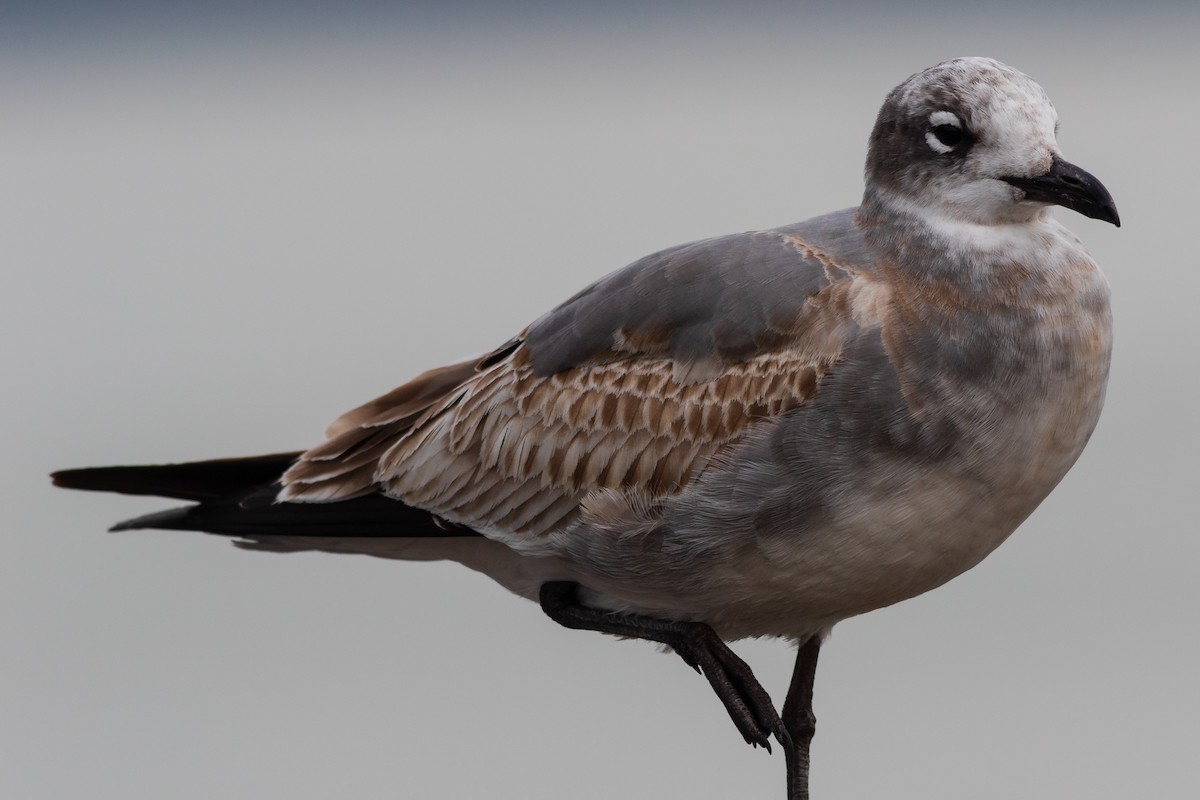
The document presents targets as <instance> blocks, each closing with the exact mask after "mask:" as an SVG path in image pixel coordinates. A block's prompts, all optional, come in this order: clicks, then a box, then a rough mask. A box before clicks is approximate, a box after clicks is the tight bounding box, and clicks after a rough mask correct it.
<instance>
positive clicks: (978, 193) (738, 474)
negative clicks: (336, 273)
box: [54, 58, 1120, 800]
mask: <svg viewBox="0 0 1200 800" xmlns="http://www.w3.org/2000/svg"><path fill="white" fill-rule="evenodd" d="M1056 128H1057V115H1056V113H1055V110H1054V107H1053V106H1052V105H1051V104H1050V101H1049V99H1048V98H1047V97H1046V94H1045V92H1044V91H1043V90H1042V88H1041V87H1040V86H1038V84H1036V83H1035V82H1034V81H1033V80H1031V79H1030V78H1029V77H1027V76H1026V75H1024V74H1022V73H1021V72H1018V71H1017V70H1015V69H1012V68H1011V67H1008V66H1005V65H1003V64H1000V63H998V62H996V61H993V60H991V59H985V58H959V59H955V60H952V61H947V62H945V63H942V64H938V65H937V66H934V67H931V68H930V69H927V70H925V71H923V72H920V73H917V74H915V75H913V76H911V77H910V78H908V79H907V80H906V81H904V82H903V83H902V84H900V86H898V87H897V88H896V89H895V90H893V91H892V92H891V93H890V94H889V95H888V96H887V99H886V100H885V101H884V104H883V107H882V109H881V110H880V112H879V117H878V119H877V121H876V123H875V127H874V130H873V131H872V133H871V137H870V146H869V150H868V155H867V164H866V190H865V193H864V196H863V201H862V204H861V205H860V206H859V207H857V208H851V209H846V210H843V211H836V212H834V213H831V214H828V215H825V216H821V217H817V218H815V219H811V220H808V221H806V222H801V223H797V224H794V225H787V226H784V227H781V228H774V229H771V230H761V231H753V232H749V233H741V234H735V235H732V236H722V237H718V238H714V239H707V240H704V241H700V242H695V243H692V244H686V245H682V246H679V247H673V248H670V249H667V250H663V251H661V252H659V253H655V254H654V255H651V256H647V257H646V258H643V259H641V260H640V261H637V262H635V263H633V264H631V265H629V266H627V267H625V268H624V269H621V270H618V271H617V272H614V273H612V274H611V275H609V276H608V277H605V278H603V279H601V280H600V281H598V282H596V283H594V284H592V285H591V286H589V287H588V288H586V289H584V290H583V291H582V292H580V293H579V294H577V295H575V296H574V297H572V298H571V299H569V300H567V301H566V302H565V303H563V304H562V305H560V306H558V307H557V308H555V309H553V310H551V311H550V312H548V313H547V314H545V315H543V316H542V317H541V318H539V319H538V320H537V321H535V322H534V323H533V324H531V325H530V326H529V327H527V328H526V329H525V330H524V331H522V332H521V333H520V334H519V335H517V336H516V337H515V338H513V339H512V340H510V341H509V342H507V343H505V344H504V345H502V346H501V347H499V348H497V349H496V350H494V351H492V352H491V353H489V354H488V355H486V356H484V357H482V358H472V359H469V360H465V361H461V362H459V363H456V364H451V365H449V366H445V367H441V368H439V369H434V370H431V371H429V372H426V373H424V374H422V375H420V376H418V377H417V378H415V379H414V380H412V381H409V382H408V383H406V384H404V385H403V386H401V387H400V388H398V389H395V390H394V391H392V392H390V393H388V394H386V395H384V396H383V397H380V398H379V399H377V400H374V401H372V402H370V403H367V404H366V405H363V406H361V407H359V408H356V409H354V410H353V411H350V412H348V413H347V414H345V415H343V416H342V417H341V418H339V419H338V420H337V421H336V422H334V423H333V425H332V426H331V427H330V429H329V430H328V433H327V436H328V438H327V439H326V440H325V441H324V442H323V443H321V444H319V445H317V446H316V447H314V448H312V449H310V450H308V451H306V452H302V453H286V454H280V455H272V456H260V457H257V458H248V459H225V460H219V461H207V462H198V463H189V464H175V465H161V466H146V467H103V468H92V469H82V470H68V471H64V472H59V473H56V474H55V475H54V480H55V482H56V483H57V484H58V485H60V486H67V487H72V488H79V489H95V490H105V491H117V492H125V493H129V494H152V495H160V496H165V497H174V498H181V499H184V500H189V501H193V502H194V504H193V505H189V506H186V507H184V508H181V509H174V510H170V511H165V512H160V513H157V514H151V515H149V516H145V517H140V518H138V519H134V520H130V521H128V522H124V523H121V524H120V525H117V526H116V528H115V529H116V530H126V529H132V528H161V529H184V530H199V531H208V532H212V533H220V534H226V535H232V536H237V537H240V539H241V542H240V543H241V545H242V546H244V547H250V548H255V549H265V550H276V551H290V550H326V551H333V552H354V553H368V554H372V555H377V556H384V557H391V558H400V559H448V560H453V561H458V562H460V563H462V564H465V565H466V566H468V567H471V568H473V569H476V570H479V571H481V572H484V573H486V574H488V575H489V576H491V577H492V578H494V579H495V580H496V581H498V582H499V583H501V584H502V585H503V586H505V587H507V588H508V589H510V590H512V591H513V592H516V593H517V594H520V595H522V596H524V597H527V598H529V599H531V600H536V601H538V602H539V603H540V604H541V606H542V608H543V609H544V610H545V612H546V613H547V614H548V615H549V616H550V617H551V618H553V619H554V620H555V621H557V622H559V623H561V624H562V625H565V626H567V627H571V628H584V629H589V630H595V631H602V632H605V633H610V634H615V635H618V636H624V637H634V638H641V639H648V640H652V641H655V642H659V643H661V644H664V645H667V646H668V647H670V648H671V649H672V650H674V651H675V652H676V653H678V654H679V655H680V656H682V657H683V659H684V660H685V661H686V662H687V663H688V664H690V665H691V666H692V667H694V668H695V669H697V670H698V671H700V672H702V673H703V674H704V676H705V677H706V678H707V679H708V680H709V682H710V683H711V684H712V687H713V689H714V690H715V691H716V693H717V695H718V697H719V698H720V699H721V701H722V702H723V703H724V705H725V708H726V710H727V711H728V712H729V715H730V717H731V718H732V719H733V721H734V723H735V724H736V726H737V728H738V730H739V732H740V733H741V734H742V736H743V737H744V738H745V739H746V741H747V742H750V743H752V744H755V745H763V746H769V738H770V737H771V736H774V737H775V738H776V739H777V740H778V741H779V743H780V744H781V745H782V747H783V749H784V752H785V756H786V759H787V774H788V796H789V798H792V800H797V799H798V798H806V797H807V796H808V790H807V774H808V753H809V742H810V740H811V738H812V735H813V732H814V726H815V718H814V717H813V714H812V706H811V701H812V686H813V676H814V673H815V670H816V662H817V653H818V649H819V647H820V643H821V640H822V638H823V637H824V636H825V635H826V634H827V633H828V631H829V630H830V628H831V627H832V626H833V625H834V624H835V623H837V622H839V621H841V620H843V619H846V618H847V617H852V616H855V615H857V614H862V613H864V612H866V611H871V610H873V609H877V608H881V607H883V606H887V605H890V604H892V603H895V602H898V601H900V600H904V599H906V598H910V597H913V596H915V595H918V594H921V593H922V592H925V591H928V590H930V589H933V588H935V587H937V586H939V585H941V584H943V583H945V582H946V581H948V580H950V579H951V578H953V577H955V576H956V575H959V574H960V573H962V572H964V571H965V570H968V569H970V568H971V567H973V566H974V565H976V564H978V563H979V562H980V560H982V559H983V558H984V556H986V555H987V554H988V553H990V552H991V551H992V550H993V549H994V548H995V547H996V546H997V545H999V544H1000V543H1001V542H1002V541H1004V539H1005V538H1006V537H1007V536H1008V535H1009V534H1010V533H1012V531H1013V530H1014V529H1015V528H1016V527H1017V526H1018V525H1019V524H1020V523H1021V522H1022V521H1023V520H1024V519H1025V518H1026V517H1027V516H1029V514H1030V512H1032V511H1033V510H1034V508H1036V507H1037V505H1038V504H1039V503H1040V502H1041V501H1042V500H1043V499H1044V498H1045V497H1046V495H1047V494H1048V493H1049V492H1050V491H1051V489H1053V488H1054V486H1055V485H1056V484H1057V483H1058V482H1059V480H1060V479H1062V477H1063V475H1064V474H1065V473H1066V472H1067V470H1068V469H1069V468H1070V467H1071V465H1072V464H1073V463H1074V462H1075V460H1076V459H1077V458H1078V457H1079V454H1080V452H1081V451H1082V450H1083V447H1084V444H1085V443H1086V442H1087V440H1088V437H1089V436H1090V434H1091V432H1092V429H1093V428H1094V427H1095V425H1096V421H1097V418H1098V417H1099V414H1100V408H1101V405H1102V403H1103V399H1104V390H1105V383H1106V381H1107V376H1108V366H1109V353H1110V348H1111V339H1110V313H1109V290H1108V285H1107V283H1106V282H1105V279H1104V277H1103V276H1102V275H1101V273H1100V271H1099V269H1098V268H1097V266H1096V264H1095V263H1094V262H1093V261H1092V259H1091V258H1090V257H1089V255H1088V254H1087V252H1086V251H1085V250H1084V248H1083V246H1082V245H1081V244H1080V242H1079V240H1078V239H1076V238H1075V236H1073V235H1072V234H1071V233H1070V232H1068V231H1067V229H1066V228H1064V227H1063V226H1062V225H1060V224H1059V223H1058V222H1056V221H1055V220H1054V219H1053V218H1052V217H1051V215H1050V206H1051V205H1055V204H1057V205H1062V206H1065V207H1067V208H1070V209H1073V210H1075V211H1078V212H1080V213H1082V214H1084V215H1086V216H1088V217H1093V218H1096V219H1099V220H1104V221H1107V222H1111V223H1113V224H1114V225H1119V224H1120V222H1119V219H1118V217H1117V211H1116V207H1115V205H1114V203H1113V200H1112V198H1111V196H1110V195H1109V193H1108V191H1107V190H1106V189H1105V188H1104V187H1103V185H1102V184H1101V183H1100V181H1098V180H1097V179H1096V178H1095V177H1093V176H1092V175H1090V174H1088V173H1087V172H1084V171H1083V170H1082V169H1080V168H1078V167H1076V166H1074V165H1072V164H1070V163H1068V162H1067V161H1065V160H1064V159H1063V158H1062V156H1061V155H1060V153H1059V149H1058V145H1057V144H1056V141H1055V131H1056ZM750 636H777V637H786V638H789V639H792V640H794V641H795V642H796V643H797V646H798V655H797V659H796V667H795V671H794V674H793V678H792V683H791V686H790V689H789V691H788V696H787V700H786V702H785V703H784V706H783V709H782V712H781V713H777V712H776V710H775V708H774V706H773V704H772V702H771V699H770V697H769V696H768V695H767V693H766V692H765V691H764V690H763V688H762V687H761V686H760V685H759V683H758V681H757V680H756V679H755V677H754V675H753V673H752V672H751V671H750V669H749V667H748V666H747V665H746V664H745V663H744V662H743V661H742V660H741V659H739V658H738V657H737V656H736V655H734V654H733V652H732V651H731V650H729V648H728V647H727V646H726V645H725V641H730V640H736V639H741V638H744V637H750Z"/></svg>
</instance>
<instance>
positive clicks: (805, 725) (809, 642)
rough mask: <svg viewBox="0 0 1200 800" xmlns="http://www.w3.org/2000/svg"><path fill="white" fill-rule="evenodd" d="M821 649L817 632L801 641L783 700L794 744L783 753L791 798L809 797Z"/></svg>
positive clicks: (805, 799)
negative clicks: (815, 698)
mask: <svg viewBox="0 0 1200 800" xmlns="http://www.w3.org/2000/svg"><path fill="white" fill-rule="evenodd" d="M820 650H821V637H820V636H819V635H817V634H814V635H812V636H810V637H808V639H806V640H805V641H804V642H801V644H800V647H799V649H798V650H797V651H796V666H795V668H794V669H793V670H792V683H791V686H789V687H788V693H787V699H786V700H785V701H784V703H783V726H784V728H785V729H786V731H787V734H788V737H789V739H790V740H791V746H790V747H786V748H785V749H784V753H783V755H784V758H785V759H786V760H787V787H788V800H808V767H809V753H808V749H809V745H810V744H811V743H812V738H813V734H814V733H816V731H817V718H816V716H815V715H814V714H813V710H812V700H813V680H814V679H815V678H816V675H817V655H818V654H819V653H820Z"/></svg>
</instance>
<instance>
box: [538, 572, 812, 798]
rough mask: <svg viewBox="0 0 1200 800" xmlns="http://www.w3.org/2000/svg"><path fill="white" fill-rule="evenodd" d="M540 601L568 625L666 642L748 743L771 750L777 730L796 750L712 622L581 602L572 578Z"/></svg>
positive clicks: (552, 585) (547, 587) (551, 587)
mask: <svg viewBox="0 0 1200 800" xmlns="http://www.w3.org/2000/svg"><path fill="white" fill-rule="evenodd" d="M539 600H540V601H541V604H542V610H543V611H545V612H546V614H547V616H549V617H550V618H551V619H552V620H554V621H555V622H557V623H558V624H559V625H563V626H565V627H567V628H576V629H579V630H589V631H600V632H601V633H611V634H614V635H616V636H626V637H629V638H631V639H647V640H649V641H652V642H658V643H660V644H665V645H667V646H668V647H670V648H671V649H672V650H674V651H675V652H676V653H678V654H679V656H680V658H682V659H683V660H684V661H685V662H687V664H688V666H690V667H691V668H692V669H694V670H696V671H697V672H699V673H701V674H702V675H704V677H705V678H707V679H708V682H709V684H710V685H711V686H712V688H713V691H715V692H716V693H717V697H718V698H720V700H721V702H722V703H723V704H724V705H725V710H726V711H728V712H729V716H730V718H731V719H732V720H733V724H734V725H736V726H737V729H738V731H739V732H740V733H741V734H742V737H743V738H744V739H745V740H746V742H747V743H748V744H751V745H755V746H760V745H761V746H762V747H765V748H766V749H767V752H770V751H771V743H770V736H771V734H774V735H775V738H776V739H778V740H779V742H780V744H782V745H783V748H784V751H785V752H790V751H791V750H792V749H793V748H792V746H791V744H790V742H789V738H788V733H787V731H786V730H785V728H784V723H783V721H782V720H781V719H780V717H779V714H778V713H776V711H775V706H774V704H773V703H772V702H771V696H770V695H769V694H767V692H766V690H765V689H763V688H762V685H761V684H760V683H759V682H758V679H757V678H755V677H754V673H753V672H751V671H750V667H749V666H748V665H747V664H746V662H745V661H743V660H742V659H741V658H739V657H738V656H737V654H736V653H734V652H733V651H732V650H730V649H729V646H728V645H726V644H725V642H723V641H721V639H720V637H718V636H717V634H716V632H715V631H714V630H713V629H712V628H711V627H709V626H708V625H705V624H704V623H702V622H681V621H678V620H664V619H657V618H655V617H647V616H643V615H641V614H626V613H620V612H613V611H604V610H602V609H598V608H591V607H589V606H585V605H583V604H582V603H581V602H580V600H579V584H577V583H573V582H571V581H552V582H549V583H544V584H542V587H541V591H540V592H539ZM809 685H810V686H811V681H810V682H809ZM805 752H806V753H807V750H806V751H805ZM789 763H790V762H789ZM805 763H806V764H807V761H806V762H805ZM790 774H791V770H789V776H790ZM789 781H790V778H789Z"/></svg>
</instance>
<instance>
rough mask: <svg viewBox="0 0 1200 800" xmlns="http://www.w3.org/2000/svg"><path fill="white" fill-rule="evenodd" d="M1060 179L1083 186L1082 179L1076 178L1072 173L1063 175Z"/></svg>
mask: <svg viewBox="0 0 1200 800" xmlns="http://www.w3.org/2000/svg"><path fill="white" fill-rule="evenodd" d="M1060 180H1061V181H1062V182H1063V183H1066V184H1069V185H1071V186H1083V181H1081V180H1079V178H1076V177H1075V176H1074V175H1063V176H1062V177H1061V178H1060Z"/></svg>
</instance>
